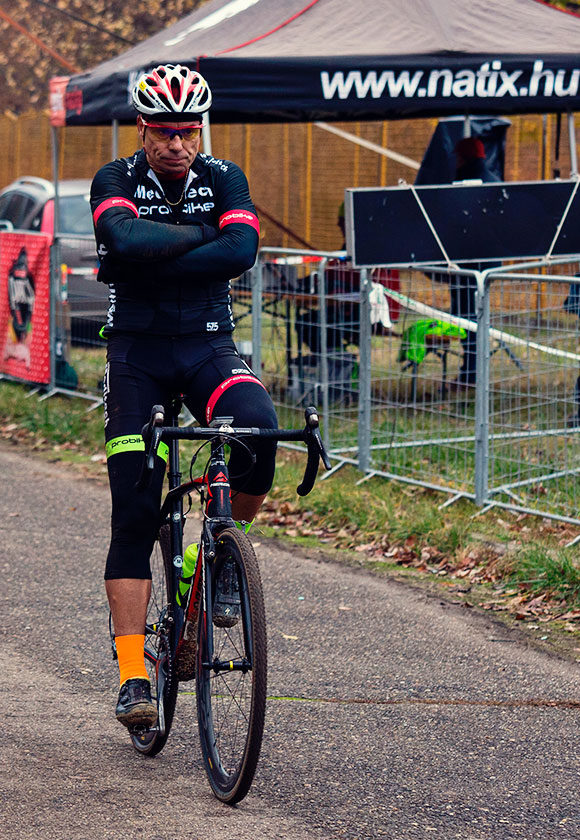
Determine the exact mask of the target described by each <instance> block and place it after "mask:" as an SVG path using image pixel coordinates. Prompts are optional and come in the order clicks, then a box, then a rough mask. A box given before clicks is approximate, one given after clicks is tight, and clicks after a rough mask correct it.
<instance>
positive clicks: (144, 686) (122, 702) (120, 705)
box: [115, 679, 157, 729]
mask: <svg viewBox="0 0 580 840" xmlns="http://www.w3.org/2000/svg"><path fill="white" fill-rule="evenodd" d="M115 714H116V715H117V720H118V721H119V723H122V724H123V726H126V727H127V729H133V727H135V726H145V727H146V728H147V729H150V728H151V727H152V726H153V725H154V724H155V723H156V722H157V706H156V705H155V703H153V701H152V700H151V685H150V684H149V680H144V679H133V680H127V681H126V682H124V683H123V685H122V686H121V689H120V691H119V699H118V700H117V708H116V709H115Z"/></svg>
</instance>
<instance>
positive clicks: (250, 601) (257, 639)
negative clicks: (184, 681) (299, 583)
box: [196, 528, 267, 804]
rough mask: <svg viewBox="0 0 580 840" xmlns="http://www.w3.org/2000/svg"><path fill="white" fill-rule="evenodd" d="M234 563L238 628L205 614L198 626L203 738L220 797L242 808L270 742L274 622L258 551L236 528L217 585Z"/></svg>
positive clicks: (219, 561) (217, 566)
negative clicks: (266, 733)
mask: <svg viewBox="0 0 580 840" xmlns="http://www.w3.org/2000/svg"><path fill="white" fill-rule="evenodd" d="M225 562H230V563H233V564H234V566H235V573H236V575H237V583H238V588H239V592H240V600H241V614H240V618H239V619H238V621H237V623H236V624H235V625H234V626H233V627H216V626H215V625H214V624H213V623H212V622H211V619H210V617H209V615H208V612H207V611H206V610H205V609H202V610H201V612H200V616H199V624H198V659H197V669H196V671H197V673H196V689H197V712H198V721H199V735H200V740H201V749H202V754H203V760H204V764H205V769H206V772H207V775H208V778H209V782H210V785H211V787H212V790H213V792H214V794H215V795H216V796H217V798H218V799H220V800H221V801H222V802H227V803H230V804H234V803H235V802H239V801H240V800H241V799H243V798H244V796H245V795H246V794H247V792H248V790H249V789H250V785H251V784H252V780H253V778H254V773H255V770H256V766H257V763H258V757H259V755H260V747H261V745H262V733H263V730H264V715H265V709H266V672H267V646H266V619H265V612H264V597H263V593H262V581H261V578H260V571H259V568H258V562H257V560H256V555H255V553H254V549H253V548H252V545H251V543H250V541H249V539H248V537H247V536H246V535H245V534H242V533H241V532H240V531H238V530H237V529H235V528H227V529H226V530H224V531H222V533H221V534H220V535H219V537H218V539H217V541H216V560H215V562H214V564H213V566H212V567H211V577H212V581H211V587H210V586H207V584H206V591H207V592H208V594H209V595H210V597H211V598H212V600H213V594H214V592H215V581H216V580H217V579H218V577H219V574H220V571H221V568H222V567H223V565H224V563H225Z"/></svg>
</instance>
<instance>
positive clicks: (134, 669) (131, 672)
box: [115, 633, 149, 685]
mask: <svg viewBox="0 0 580 840" xmlns="http://www.w3.org/2000/svg"><path fill="white" fill-rule="evenodd" d="M115 645H116V647H117V656H118V658H119V674H120V679H121V685H123V683H124V682H127V680H134V679H145V680H148V679H149V674H148V673H147V669H146V668H145V653H144V647H145V635H144V634H143V635H142V636H141V635H140V634H138V633H137V634H135V635H132V636H115Z"/></svg>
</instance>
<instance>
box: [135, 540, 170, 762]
mask: <svg viewBox="0 0 580 840" xmlns="http://www.w3.org/2000/svg"><path fill="white" fill-rule="evenodd" d="M174 603H175V591H174V584H173V565H172V557H171V549H170V539H169V526H168V525H164V526H163V527H162V528H161V529H160V530H159V536H158V539H157V541H156V543H155V547H154V549H153V553H152V555H151V597H150V598H149V605H148V607H147V626H146V630H145V666H146V668H147V672H148V674H149V679H150V680H151V699H152V700H153V702H154V703H157V715H158V719H157V724H156V725H155V726H154V727H152V728H151V729H144V730H143V731H138V730H131V732H130V734H131V740H132V742H133V746H134V747H135V749H136V750H137V751H138V752H140V753H143V754H144V755H150V756H153V755H157V753H158V752H160V751H161V750H162V749H163V747H164V746H165V743H166V741H167V738H168V736H169V732H170V730H171V724H172V722H173V714H174V712H175V703H176V701H177V677H176V675H175V669H174V663H173V651H174V650H175V645H174V633H175V630H174V624H173V622H171V621H169V617H170V612H171V611H172V610H173V604H174ZM170 608H171V610H170Z"/></svg>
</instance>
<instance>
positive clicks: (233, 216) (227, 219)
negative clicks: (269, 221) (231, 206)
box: [219, 210, 260, 233]
mask: <svg viewBox="0 0 580 840" xmlns="http://www.w3.org/2000/svg"><path fill="white" fill-rule="evenodd" d="M234 224H243V225H250V227H253V228H254V230H255V231H257V232H258V233H260V222H259V221H258V217H257V216H256V215H255V214H254V213H251V212H250V210H228V212H227V213H224V214H223V216H220V220H219V228H220V230H221V229H222V228H223V227H225V226H226V225H234Z"/></svg>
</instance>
